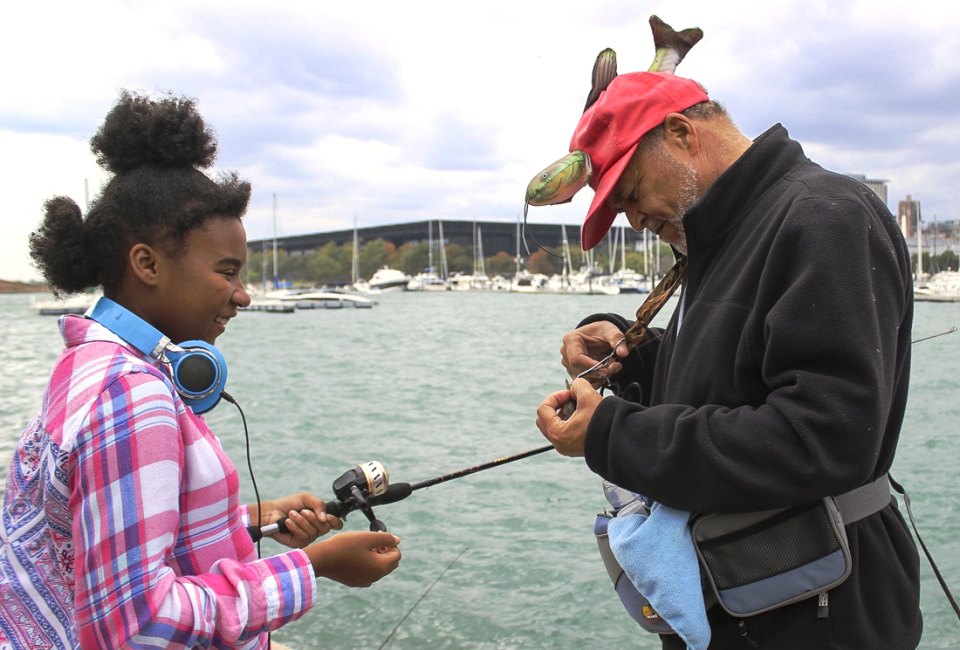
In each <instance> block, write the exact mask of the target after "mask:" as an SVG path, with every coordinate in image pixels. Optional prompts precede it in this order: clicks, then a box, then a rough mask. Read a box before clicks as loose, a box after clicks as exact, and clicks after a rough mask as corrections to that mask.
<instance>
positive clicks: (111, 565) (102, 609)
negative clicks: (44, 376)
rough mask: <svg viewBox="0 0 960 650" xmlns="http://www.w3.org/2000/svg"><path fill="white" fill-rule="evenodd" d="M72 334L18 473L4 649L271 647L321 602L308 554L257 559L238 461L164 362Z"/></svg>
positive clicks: (84, 328)
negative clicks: (272, 637) (271, 635)
mask: <svg viewBox="0 0 960 650" xmlns="http://www.w3.org/2000/svg"><path fill="white" fill-rule="evenodd" d="M60 329H61V333H62V334H63V338H64V341H65V343H66V349H65V350H64V352H63V353H62V354H61V356H60V359H59V360H58V361H57V364H56V366H55V368H54V370H53V374H52V377H51V379H50V383H49V385H48V387H47V390H46V392H45V394H44V398H43V408H42V411H41V413H40V415H39V416H38V417H37V418H36V419H34V420H33V421H32V422H31V423H30V424H29V425H28V426H27V427H26V429H24V431H23V434H22V438H21V440H20V442H19V444H18V446H17V449H16V452H15V453H14V457H13V460H12V462H11V464H10V468H9V471H8V474H7V486H6V494H5V495H4V507H3V522H2V526H0V648H4V647H13V648H77V647H83V648H126V647H133V648H138V647H149V648H161V647H162V648H195V647H204V648H205V647H211V648H225V647H231V648H233V647H239V648H264V647H266V645H267V636H266V633H267V632H268V631H270V630H274V629H276V628H278V627H280V626H281V625H283V624H285V623H287V622H289V621H292V620H295V619H297V618H299V617H300V616H302V615H303V613H304V612H305V611H306V610H308V609H309V608H310V607H311V605H312V604H313V589H314V581H315V577H314V574H313V569H312V567H311V565H310V562H309V560H308V559H307V556H306V554H305V553H304V552H303V551H300V550H293V551H289V552H286V553H283V554H281V555H277V556H274V557H270V558H266V559H263V560H258V559H257V557H256V552H255V549H254V546H253V543H252V542H251V540H250V537H249V535H248V533H247V531H246V529H245V520H246V518H247V512H246V510H245V508H244V507H243V506H241V505H240V503H239V498H238V487H239V482H238V477H237V471H236V469H235V468H234V466H233V464H232V463H231V462H230V459H229V458H227V456H226V455H225V454H224V452H223V450H222V449H221V447H220V443H219V441H218V440H217V438H216V436H214V435H213V433H212V432H211V431H210V429H209V428H208V427H207V425H206V423H205V422H204V421H203V419H201V418H200V417H198V416H196V415H195V414H194V413H193V412H192V411H191V410H190V409H189V408H187V407H186V406H185V405H184V404H183V402H182V400H181V399H180V398H179V396H177V394H176V392H175V390H174V388H173V385H172V383H171V381H170V379H169V376H168V375H167V374H166V373H165V370H164V369H163V368H162V367H159V366H158V365H156V364H154V363H153V362H152V361H150V360H147V359H145V358H144V357H143V356H142V355H141V354H139V353H138V352H136V351H135V350H133V349H132V348H130V347H129V346H127V345H125V344H124V343H123V342H122V341H121V340H120V339H119V338H117V337H116V336H115V335H113V334H112V333H111V332H109V331H108V330H107V329H105V328H103V327H102V326H100V325H99V324H97V323H95V322H93V321H91V320H88V319H85V318H82V317H76V316H66V317H64V318H63V319H61V321H60Z"/></svg>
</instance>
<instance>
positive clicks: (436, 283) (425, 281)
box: [407, 220, 447, 291]
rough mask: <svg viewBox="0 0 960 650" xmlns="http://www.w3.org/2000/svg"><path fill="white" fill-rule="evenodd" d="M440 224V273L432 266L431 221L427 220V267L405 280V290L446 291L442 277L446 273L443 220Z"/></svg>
mask: <svg viewBox="0 0 960 650" xmlns="http://www.w3.org/2000/svg"><path fill="white" fill-rule="evenodd" d="M439 226H440V242H439V247H440V260H441V264H440V268H441V274H438V273H437V270H436V269H435V268H434V266H433V221H432V220H431V221H427V268H425V269H424V270H423V271H421V272H420V273H417V274H416V275H414V276H413V277H412V278H410V280H409V282H407V291H446V290H447V285H446V282H444V277H446V274H447V256H446V251H445V250H444V247H443V222H442V221H441V222H439Z"/></svg>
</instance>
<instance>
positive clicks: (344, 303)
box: [280, 291, 377, 309]
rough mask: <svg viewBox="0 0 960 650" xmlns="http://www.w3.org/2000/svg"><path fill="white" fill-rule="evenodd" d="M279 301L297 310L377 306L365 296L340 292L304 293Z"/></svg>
mask: <svg viewBox="0 0 960 650" xmlns="http://www.w3.org/2000/svg"><path fill="white" fill-rule="evenodd" d="M280 300H281V301H282V302H287V303H290V304H292V305H294V306H295V307H296V308H297V309H341V308H343V307H355V308H358V309H369V308H370V307H373V306H374V305H375V304H377V303H376V302H374V301H373V300H371V299H370V298H367V297H366V296H358V295H356V294H353V293H344V292H342V291H304V292H301V293H296V294H291V295H289V296H287V297H286V298H280Z"/></svg>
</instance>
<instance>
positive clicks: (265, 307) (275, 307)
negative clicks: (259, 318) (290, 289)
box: [243, 298, 297, 314]
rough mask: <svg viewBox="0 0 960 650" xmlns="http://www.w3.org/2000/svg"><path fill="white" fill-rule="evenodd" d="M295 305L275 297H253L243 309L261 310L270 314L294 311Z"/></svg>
mask: <svg viewBox="0 0 960 650" xmlns="http://www.w3.org/2000/svg"><path fill="white" fill-rule="evenodd" d="M296 309H297V308H296V305H294V304H293V303H292V302H288V301H284V300H278V299H275V298H255V299H253V300H251V301H250V304H249V305H247V306H246V307H244V308H243V311H263V312H267V313H270V314H292V313H293V312H294V311H296Z"/></svg>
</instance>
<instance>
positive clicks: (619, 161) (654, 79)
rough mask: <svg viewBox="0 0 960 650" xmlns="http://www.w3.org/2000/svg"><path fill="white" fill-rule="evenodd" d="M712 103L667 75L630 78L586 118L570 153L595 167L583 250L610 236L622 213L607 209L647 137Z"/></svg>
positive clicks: (689, 83)
mask: <svg viewBox="0 0 960 650" xmlns="http://www.w3.org/2000/svg"><path fill="white" fill-rule="evenodd" d="M709 99H710V98H709V97H708V96H707V92H706V91H705V90H704V89H703V87H702V86H701V85H700V84H698V83H697V82H696V81H693V80H692V79H685V78H683V77H678V76H676V75H673V74H667V73H663V72H631V73H629V74H623V75H619V76H617V77H616V78H615V79H614V80H613V81H612V82H610V85H609V86H607V89H606V90H604V91H603V92H602V93H601V94H600V97H599V99H597V101H596V102H595V103H594V104H593V106H591V107H590V108H588V109H587V110H586V112H584V114H583V117H581V118H580V123H579V124H577V130H576V131H575V132H574V134H573V139H572V140H570V151H575V150H578V149H579V150H580V151H582V152H584V153H585V154H587V155H588V156H589V157H590V162H591V163H592V165H593V175H592V176H591V178H590V187H592V188H593V190H594V195H593V203H591V204H590V210H589V211H588V212H587V217H586V219H584V221H583V228H582V230H581V234H580V244H581V247H582V248H583V250H590V249H591V248H593V247H594V246H596V245H597V244H598V243H600V240H601V239H603V236H604V235H606V234H607V231H608V230H610V225H611V224H612V223H613V220H614V219H615V218H616V216H617V213H616V212H614V211H613V210H612V209H610V207H609V206H607V199H608V198H610V193H611V192H613V188H614V186H615V185H616V184H617V181H618V180H620V175H621V174H622V173H623V170H624V169H626V167H627V164H628V163H629V162H630V159H631V158H633V154H634V152H635V151H636V150H637V146H638V145H639V144H640V140H641V139H642V138H643V136H644V135H646V133H647V132H648V131H650V130H651V129H653V128H655V127H657V126H659V125H660V124H662V123H663V120H664V119H665V118H666V117H667V115H669V114H670V113H680V112H682V111H685V110H687V109H688V108H690V107H691V106H693V105H694V104H699V103H700V102H705V101H708V100H709Z"/></svg>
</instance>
